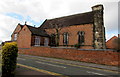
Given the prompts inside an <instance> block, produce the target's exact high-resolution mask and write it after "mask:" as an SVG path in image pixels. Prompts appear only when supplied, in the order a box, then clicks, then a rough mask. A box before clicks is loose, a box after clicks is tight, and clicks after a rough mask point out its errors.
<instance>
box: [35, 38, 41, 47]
mask: <svg viewBox="0 0 120 77" xmlns="http://www.w3.org/2000/svg"><path fill="white" fill-rule="evenodd" d="M34 46H40V37H39V36H35V45H34Z"/></svg>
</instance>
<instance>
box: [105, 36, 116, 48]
mask: <svg viewBox="0 0 120 77" xmlns="http://www.w3.org/2000/svg"><path fill="white" fill-rule="evenodd" d="M115 40H118V37H117V36H113V37H112V38H111V39H109V40H108V41H107V42H106V47H107V48H108V49H115V48H117V45H118V42H115Z"/></svg>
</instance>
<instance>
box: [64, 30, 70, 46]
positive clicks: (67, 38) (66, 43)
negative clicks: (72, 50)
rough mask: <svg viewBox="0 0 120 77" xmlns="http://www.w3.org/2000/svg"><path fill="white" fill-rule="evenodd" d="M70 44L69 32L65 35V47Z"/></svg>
mask: <svg viewBox="0 0 120 77" xmlns="http://www.w3.org/2000/svg"><path fill="white" fill-rule="evenodd" d="M68 44H69V34H68V32H65V33H63V45H68Z"/></svg>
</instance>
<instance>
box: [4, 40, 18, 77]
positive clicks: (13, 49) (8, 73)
mask: <svg viewBox="0 0 120 77" xmlns="http://www.w3.org/2000/svg"><path fill="white" fill-rule="evenodd" d="M17 56H18V48H17V44H16V43H15V42H11V43H5V45H4V46H3V47H2V77H14V70H15V68H16V63H17Z"/></svg>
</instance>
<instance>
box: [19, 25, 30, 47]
mask: <svg viewBox="0 0 120 77" xmlns="http://www.w3.org/2000/svg"><path fill="white" fill-rule="evenodd" d="M31 38H32V37H31V32H30V30H29V29H28V27H27V26H24V27H23V28H22V30H21V31H20V33H19V37H18V40H17V43H18V47H19V48H30V47H31Z"/></svg>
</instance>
